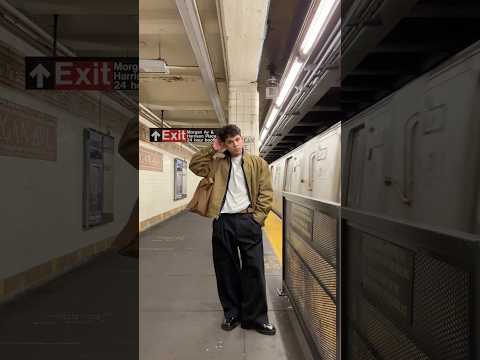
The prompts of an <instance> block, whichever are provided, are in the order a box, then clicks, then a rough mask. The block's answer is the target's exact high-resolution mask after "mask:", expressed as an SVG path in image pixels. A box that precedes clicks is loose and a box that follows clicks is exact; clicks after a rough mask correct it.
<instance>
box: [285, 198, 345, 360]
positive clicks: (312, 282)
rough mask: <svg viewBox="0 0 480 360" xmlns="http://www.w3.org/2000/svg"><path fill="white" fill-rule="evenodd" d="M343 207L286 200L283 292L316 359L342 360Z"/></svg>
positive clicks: (311, 201)
mask: <svg viewBox="0 0 480 360" xmlns="http://www.w3.org/2000/svg"><path fill="white" fill-rule="evenodd" d="M338 224H339V206H338V205H336V204H333V203H326V202H321V201H318V200H315V199H312V198H309V197H305V196H301V195H296V194H292V193H284V196H283V234H284V236H283V255H282V256H283V288H284V291H285V292H286V294H287V295H288V297H289V299H290V302H291V303H292V307H293V308H294V310H295V313H296V316H297V319H298V320H299V321H298V322H299V323H300V325H301V329H302V331H303V335H304V338H305V339H306V341H307V343H308V344H309V346H310V350H311V352H312V355H313V356H314V358H315V359H329V360H330V359H331V360H335V359H337V352H338V349H337V347H338V344H339V341H338V339H337V337H338V334H339V333H340V331H337V330H338V328H339V325H340V322H339V321H340V319H339V317H338V316H337V303H338V298H339V289H338V286H337V284H340V283H341V281H340V279H339V276H340V274H339V272H338V271H337V264H338V263H339V262H340V259H339V249H340V248H341V247H340V244H339V237H338V234H339V227H338Z"/></svg>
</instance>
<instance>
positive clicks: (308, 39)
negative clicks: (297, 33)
mask: <svg viewBox="0 0 480 360" xmlns="http://www.w3.org/2000/svg"><path fill="white" fill-rule="evenodd" d="M335 1H336V0H321V2H320V4H319V5H318V7H317V10H316V11H315V15H314V16H313V19H312V21H311V22H310V25H309V27H308V30H307V33H306V34H305V37H304V38H303V42H302V45H301V46H300V51H301V52H302V54H303V55H306V54H308V52H309V51H310V50H311V49H312V46H313V44H314V43H315V40H316V39H317V37H318V35H319V34H320V32H321V31H322V30H323V28H324V25H325V22H326V20H327V17H328V15H329V14H330V12H331V10H332V8H333V5H334V4H335Z"/></svg>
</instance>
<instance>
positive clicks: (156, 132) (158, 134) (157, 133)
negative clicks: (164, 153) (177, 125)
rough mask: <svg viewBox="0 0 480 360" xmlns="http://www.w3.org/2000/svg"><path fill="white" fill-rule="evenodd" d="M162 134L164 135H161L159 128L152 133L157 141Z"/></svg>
mask: <svg viewBox="0 0 480 360" xmlns="http://www.w3.org/2000/svg"><path fill="white" fill-rule="evenodd" d="M160 136H162V135H160V133H159V132H158V131H157V130H155V131H154V132H153V133H152V137H153V140H155V141H158V138H159V137H160Z"/></svg>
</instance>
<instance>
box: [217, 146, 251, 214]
mask: <svg viewBox="0 0 480 360" xmlns="http://www.w3.org/2000/svg"><path fill="white" fill-rule="evenodd" d="M231 159H232V168H231V170H230V180H229V181H228V188H227V196H226V198H225V203H224V204H223V207H222V210H221V211H220V212H221V213H229V214H232V213H238V212H240V211H242V210H244V209H246V208H247V207H248V206H249V205H250V199H249V197H248V188H247V184H246V183H245V176H244V175H243V170H242V155H238V156H235V157H232V158H231Z"/></svg>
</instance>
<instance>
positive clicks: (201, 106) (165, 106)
mask: <svg viewBox="0 0 480 360" xmlns="http://www.w3.org/2000/svg"><path fill="white" fill-rule="evenodd" d="M144 105H145V106H146V107H148V108H149V109H150V110H152V111H161V110H167V111H204V110H207V111H213V107H212V104H211V103H209V102H182V101H178V102H173V101H172V102H165V103H156V104H144Z"/></svg>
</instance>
